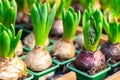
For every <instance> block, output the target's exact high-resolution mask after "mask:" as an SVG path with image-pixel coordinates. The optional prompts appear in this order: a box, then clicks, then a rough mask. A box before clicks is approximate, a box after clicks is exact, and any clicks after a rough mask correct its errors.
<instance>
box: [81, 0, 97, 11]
mask: <svg viewBox="0 0 120 80" xmlns="http://www.w3.org/2000/svg"><path fill="white" fill-rule="evenodd" d="M95 1H96V0H79V2H80V3H81V4H82V6H83V8H84V9H87V8H88V6H89V4H91V5H94V3H95Z"/></svg>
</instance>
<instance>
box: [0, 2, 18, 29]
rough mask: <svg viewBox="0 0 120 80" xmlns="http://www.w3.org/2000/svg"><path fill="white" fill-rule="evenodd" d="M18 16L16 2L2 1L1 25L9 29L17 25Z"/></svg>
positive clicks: (0, 4) (0, 10)
mask: <svg viewBox="0 0 120 80" xmlns="http://www.w3.org/2000/svg"><path fill="white" fill-rule="evenodd" d="M16 16H17V5H16V2H15V0H0V23H3V24H4V25H5V26H6V27H7V28H9V27H10V25H11V24H15V20H16Z"/></svg>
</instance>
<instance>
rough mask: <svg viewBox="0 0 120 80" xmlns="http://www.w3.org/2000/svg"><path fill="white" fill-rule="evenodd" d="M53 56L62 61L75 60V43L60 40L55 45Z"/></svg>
mask: <svg viewBox="0 0 120 80" xmlns="http://www.w3.org/2000/svg"><path fill="white" fill-rule="evenodd" d="M52 54H53V56H57V57H60V58H62V59H70V58H73V57H74V56H75V47H74V45H73V42H72V41H69V40H65V39H63V38H61V39H59V40H58V41H56V42H55V43H54V45H53V48H52Z"/></svg>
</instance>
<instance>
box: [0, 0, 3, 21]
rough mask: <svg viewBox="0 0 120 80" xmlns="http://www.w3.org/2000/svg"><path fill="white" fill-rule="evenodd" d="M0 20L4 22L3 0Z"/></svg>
mask: <svg viewBox="0 0 120 80" xmlns="http://www.w3.org/2000/svg"><path fill="white" fill-rule="evenodd" d="M0 22H1V23H3V22H4V8H3V3H2V0H0Z"/></svg>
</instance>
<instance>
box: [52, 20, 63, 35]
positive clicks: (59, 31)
mask: <svg viewBox="0 0 120 80" xmlns="http://www.w3.org/2000/svg"><path fill="white" fill-rule="evenodd" d="M50 34H51V36H56V37H57V36H62V35H63V24H62V20H61V19H57V20H55V22H54V25H53V27H52V29H51V32H50Z"/></svg>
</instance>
